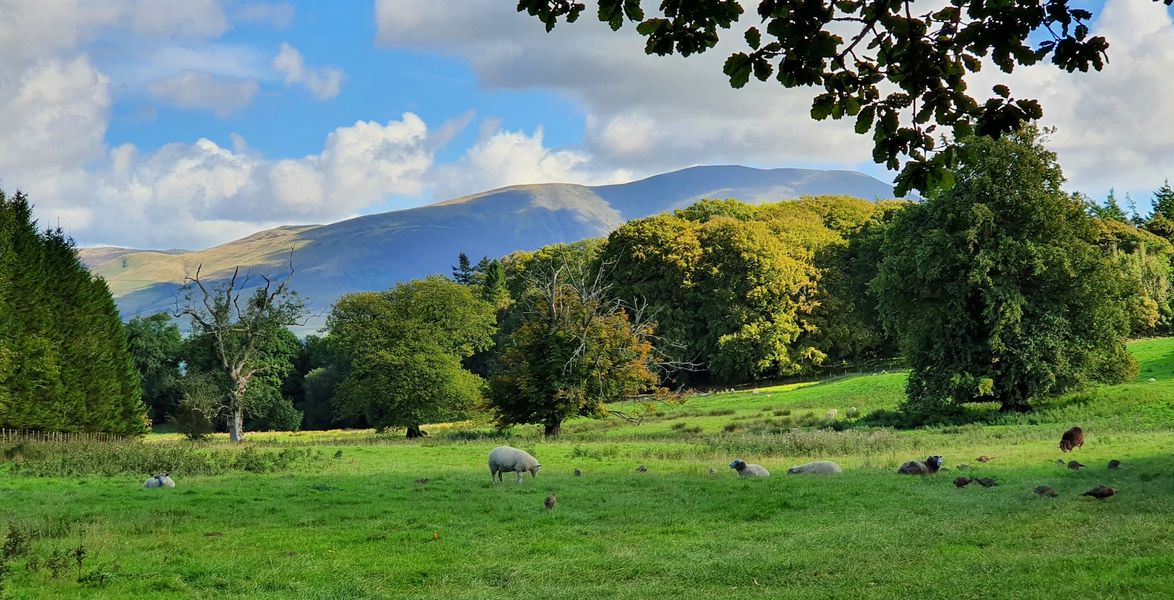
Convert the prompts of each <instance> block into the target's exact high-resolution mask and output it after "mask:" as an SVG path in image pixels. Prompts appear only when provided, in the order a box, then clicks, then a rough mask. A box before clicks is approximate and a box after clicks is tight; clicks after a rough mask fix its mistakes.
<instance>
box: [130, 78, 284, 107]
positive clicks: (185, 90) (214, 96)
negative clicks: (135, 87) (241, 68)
mask: <svg viewBox="0 0 1174 600" xmlns="http://www.w3.org/2000/svg"><path fill="white" fill-rule="evenodd" d="M260 89H261V86H260V84H258V83H257V82H256V81H253V80H251V79H228V78H222V77H216V76H215V75H212V74H210V73H204V72H201V71H185V72H183V73H178V74H175V75H171V76H169V77H162V78H159V79H156V80H154V81H152V82H150V83H149V84H147V90H148V91H150V92H151V95H153V96H155V97H156V98H159V99H161V100H164V101H167V102H169V103H171V104H173V105H175V106H178V107H180V108H195V109H201V110H211V111H213V112H214V113H216V116H218V117H227V116H228V115H230V114H232V113H233V112H235V111H238V110H240V109H242V108H244V107H246V106H248V105H249V104H251V103H252V102H253V96H256V95H257V92H258V91H259V90H260Z"/></svg>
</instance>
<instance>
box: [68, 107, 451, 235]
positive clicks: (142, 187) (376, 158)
mask: <svg viewBox="0 0 1174 600" xmlns="http://www.w3.org/2000/svg"><path fill="white" fill-rule="evenodd" d="M427 137H428V129H427V126H426V125H425V123H424V121H423V120H421V119H420V118H419V117H418V116H416V115H414V114H412V113H405V114H404V115H403V116H402V117H401V118H400V119H399V120H394V121H389V122H387V123H376V122H371V121H359V122H357V123H355V124H354V125H351V126H347V127H339V128H337V129H335V130H334V131H333V132H331V133H330V134H329V135H328V136H327V138H326V141H325V143H324V145H323V149H322V151H321V152H320V153H318V154H313V155H309V156H305V157H302V158H298V159H268V158H266V157H264V156H261V155H258V154H255V153H253V152H252V151H251V150H249V149H248V147H247V144H244V143H243V141H242V140H239V138H238V139H237V140H234V146H235V148H232V149H230V148H224V147H222V146H220V145H218V144H216V143H215V142H213V141H211V140H208V139H200V140H198V141H196V142H195V143H194V144H168V145H166V146H164V147H162V148H160V149H159V150H158V151H156V152H153V153H151V154H149V155H144V156H140V155H139V152H138V150H137V149H136V148H135V147H134V146H131V145H123V146H119V147H117V148H114V149H113V150H111V151H110V154H109V157H108V159H107V161H106V164H105V165H103V167H104V168H103V169H101V170H98V171H95V172H93V173H91V174H90V175H89V178H90V180H91V182H92V183H91V184H92V187H93V188H94V192H93V193H92V194H91V195H90V196H89V197H88V201H87V202H85V203H84V205H79V206H73V207H70V208H73V209H78V210H89V211H90V213H91V215H92V216H91V217H83V218H80V219H79V221H81V222H86V223H87V226H86V231H87V235H88V236H89V237H91V238H94V239H103V240H115V239H117V240H120V242H119V243H123V244H132V245H135V246H142V247H161V246H166V247H174V246H187V247H202V246H205V245H208V243H210V242H223V241H228V239H230V238H224V237H221V236H223V235H233V234H237V233H239V232H246V233H251V232H253V231H256V230H257V229H259V228H263V227H267V226H273V225H276V224H288V223H307V222H324V221H333V220H337V219H340V218H345V217H349V216H353V215H354V214H356V212H357V211H358V210H360V209H362V208H365V207H367V206H369V205H371V204H373V203H375V202H380V201H383V200H386V199H387V198H389V197H396V196H415V195H418V194H420V193H421V191H422V189H423V185H424V183H423V180H424V177H425V175H426V173H427V172H428V170H429V168H430V167H431V166H432V157H431V154H430V153H429V152H428V151H427V150H426V149H425V147H426V145H427V142H426V140H427ZM210 236H211V237H210Z"/></svg>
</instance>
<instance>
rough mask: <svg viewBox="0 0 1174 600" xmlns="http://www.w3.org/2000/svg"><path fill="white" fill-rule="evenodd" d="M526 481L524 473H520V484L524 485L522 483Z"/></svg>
mask: <svg viewBox="0 0 1174 600" xmlns="http://www.w3.org/2000/svg"><path fill="white" fill-rule="evenodd" d="M524 480H525V475H524V472H523V471H518V483H522V481H524Z"/></svg>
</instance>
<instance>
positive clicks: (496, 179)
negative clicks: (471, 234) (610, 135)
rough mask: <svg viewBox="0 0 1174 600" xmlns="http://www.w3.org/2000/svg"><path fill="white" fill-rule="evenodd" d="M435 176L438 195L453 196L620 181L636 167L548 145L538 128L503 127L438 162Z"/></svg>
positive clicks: (442, 196) (628, 178) (435, 192)
mask: <svg viewBox="0 0 1174 600" xmlns="http://www.w3.org/2000/svg"><path fill="white" fill-rule="evenodd" d="M431 179H432V180H433V181H434V182H435V187H434V195H435V196H436V197H438V198H453V197H457V196H463V195H467V194H472V193H476V192H482V191H485V190H490V189H494V188H499V187H505V186H509V185H518V184H527V183H580V184H586V185H597V184H605V183H616V182H619V181H628V180H630V179H632V173H631V172H629V171H626V170H617V169H612V168H608V167H606V166H601V165H596V164H594V163H593V161H592V159H591V157H590V156H589V155H588V154H586V153H584V152H581V151H577V150H567V149H563V150H554V149H550V148H547V147H546V146H545V145H544V144H543V142H542V130H541V129H539V130H538V131H536V132H535V133H534V135H526V133H525V132H521V131H498V132H497V133H495V134H493V135H491V136H490V137H488V138H486V139H483V140H481V141H480V142H478V143H477V144H475V145H474V146H473V147H471V148H469V150H468V151H467V152H466V153H465V155H464V156H463V157H461V158H460V159H459V160H458V161H456V162H455V163H452V164H448V165H442V166H440V167H438V168H437V169H436V170H435V173H434V174H433V176H432V177H431Z"/></svg>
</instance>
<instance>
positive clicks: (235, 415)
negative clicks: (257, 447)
mask: <svg viewBox="0 0 1174 600" xmlns="http://www.w3.org/2000/svg"><path fill="white" fill-rule="evenodd" d="M228 439H230V440H232V441H234V442H240V441H243V440H244V439H245V411H244V410H243V409H239V408H238V409H237V410H234V411H232V414H230V415H229V416H228Z"/></svg>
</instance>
